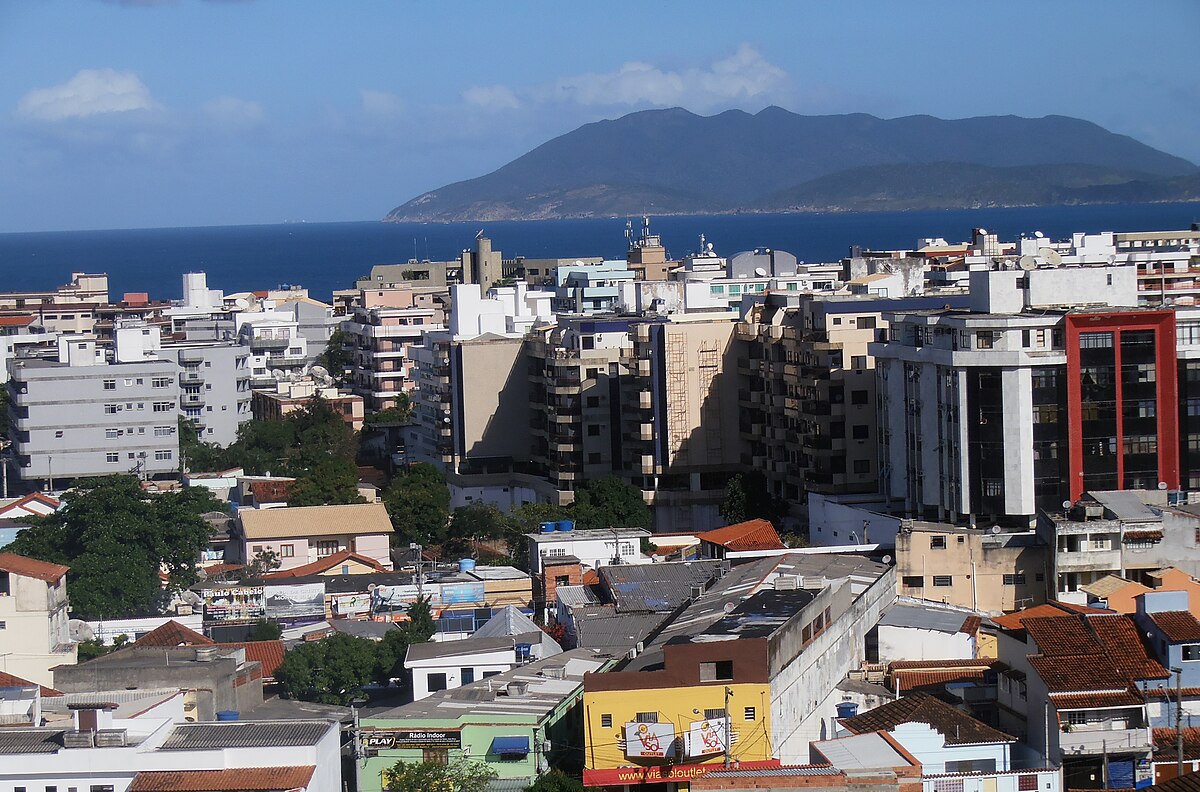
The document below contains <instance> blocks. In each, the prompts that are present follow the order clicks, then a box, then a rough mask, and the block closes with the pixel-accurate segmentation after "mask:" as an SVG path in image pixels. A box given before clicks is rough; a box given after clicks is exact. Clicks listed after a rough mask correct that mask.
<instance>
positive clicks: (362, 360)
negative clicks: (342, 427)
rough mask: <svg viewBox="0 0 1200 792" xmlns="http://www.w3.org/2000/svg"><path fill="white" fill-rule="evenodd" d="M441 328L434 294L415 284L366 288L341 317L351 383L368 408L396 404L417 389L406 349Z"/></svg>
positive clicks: (381, 407) (386, 407) (372, 408)
mask: <svg viewBox="0 0 1200 792" xmlns="http://www.w3.org/2000/svg"><path fill="white" fill-rule="evenodd" d="M441 327H442V311H441V309H440V308H439V307H438V306H437V305H436V304H435V303H434V300H433V298H432V295H430V294H424V293H418V292H416V291H414V290H413V289H411V288H395V289H382V288H374V289H362V290H361V291H360V292H359V301H358V305H357V306H356V307H355V309H354V314H353V316H352V317H351V318H350V319H348V320H346V321H344V322H342V330H344V331H346V332H347V333H348V334H349V335H350V345H351V350H352V352H353V354H354V363H353V371H352V374H351V386H352V388H353V390H354V392H355V393H356V394H358V395H359V396H362V397H363V400H364V401H365V402H366V407H367V409H368V410H372V411H378V410H386V409H388V408H390V407H395V406H396V403H397V398H398V396H399V394H401V393H404V394H408V393H411V391H412V390H413V389H414V388H415V386H416V383H415V381H414V379H413V371H412V368H413V367H412V361H410V360H409V359H408V349H409V347H412V346H417V345H420V343H421V339H422V336H423V334H424V333H425V332H426V331H429V330H438V329H441Z"/></svg>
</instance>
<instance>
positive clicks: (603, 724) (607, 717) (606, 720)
mask: <svg viewBox="0 0 1200 792" xmlns="http://www.w3.org/2000/svg"><path fill="white" fill-rule="evenodd" d="M600 728H601V729H611V728H612V715H611V714H610V713H605V714H603V715H601V716H600Z"/></svg>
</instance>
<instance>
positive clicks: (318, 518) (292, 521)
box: [238, 503, 392, 540]
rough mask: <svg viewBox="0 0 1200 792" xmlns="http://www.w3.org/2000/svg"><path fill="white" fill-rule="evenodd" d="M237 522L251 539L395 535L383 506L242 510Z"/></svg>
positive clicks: (354, 505) (345, 505) (366, 504)
mask: <svg viewBox="0 0 1200 792" xmlns="http://www.w3.org/2000/svg"><path fill="white" fill-rule="evenodd" d="M238 520H239V521H240V522H241V524H242V531H243V533H244V534H245V536H246V538H247V539H251V540H254V539H287V538H290V537H293V536H334V535H337V536H361V535H364V534H390V533H392V521H391V520H390V519H388V514H387V509H386V508H384V506H383V504H382V503H350V504H340V505H336V506H284V507H282V508H278V509H239V510H238Z"/></svg>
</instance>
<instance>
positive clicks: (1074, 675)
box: [1024, 613, 1169, 693]
mask: <svg viewBox="0 0 1200 792" xmlns="http://www.w3.org/2000/svg"><path fill="white" fill-rule="evenodd" d="M1024 624H1025V629H1026V631H1027V632H1028V633H1029V636H1030V637H1031V638H1032V639H1033V640H1034V641H1035V642H1036V643H1037V647H1038V649H1039V650H1040V651H1041V653H1040V654H1034V655H1030V656H1029V663H1030V665H1032V666H1033V669H1034V670H1035V671H1036V672H1037V673H1038V675H1039V676H1040V677H1041V678H1042V681H1043V682H1045V683H1046V686H1047V688H1048V689H1049V690H1050V691H1051V692H1058V693H1085V692H1096V691H1108V692H1122V691H1126V690H1129V689H1130V687H1131V686H1133V685H1134V683H1136V682H1139V681H1143V680H1148V679H1165V678H1167V677H1168V676H1169V674H1168V673H1167V670H1166V669H1165V668H1163V667H1162V665H1161V664H1159V663H1158V661H1156V660H1154V659H1153V658H1151V657H1150V655H1149V653H1148V652H1147V651H1146V647H1145V645H1144V644H1143V643H1142V639H1141V635H1140V633H1139V631H1138V629H1137V627H1136V626H1135V625H1134V622H1133V619H1132V618H1131V617H1130V616H1127V615H1124V614H1116V613H1112V614H1091V615H1078V616H1057V617H1042V618H1033V619H1026V620H1025V622H1024Z"/></svg>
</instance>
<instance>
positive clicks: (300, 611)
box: [264, 583, 325, 619]
mask: <svg viewBox="0 0 1200 792" xmlns="http://www.w3.org/2000/svg"><path fill="white" fill-rule="evenodd" d="M264 592H265V596H266V607H267V616H268V617H269V618H272V619H298V618H300V617H302V616H324V615H325V584H324V583H300V584H292V585H287V586H267V587H265V588H264Z"/></svg>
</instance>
